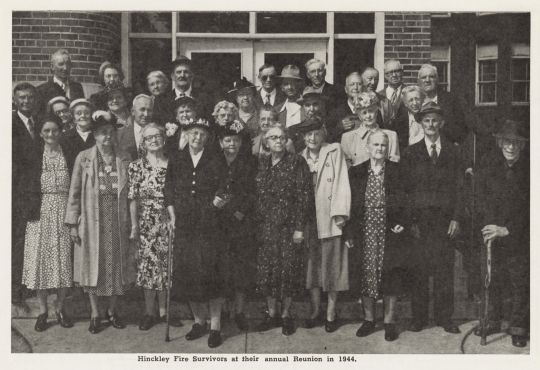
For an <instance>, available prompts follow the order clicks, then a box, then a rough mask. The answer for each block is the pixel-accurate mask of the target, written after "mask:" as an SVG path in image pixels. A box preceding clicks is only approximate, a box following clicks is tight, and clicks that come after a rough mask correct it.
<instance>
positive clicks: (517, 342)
mask: <svg viewBox="0 0 540 370" xmlns="http://www.w3.org/2000/svg"><path fill="white" fill-rule="evenodd" d="M512 345H513V346H514V347H520V348H523V347H525V346H526V345H527V338H526V337H525V336H524V335H512Z"/></svg>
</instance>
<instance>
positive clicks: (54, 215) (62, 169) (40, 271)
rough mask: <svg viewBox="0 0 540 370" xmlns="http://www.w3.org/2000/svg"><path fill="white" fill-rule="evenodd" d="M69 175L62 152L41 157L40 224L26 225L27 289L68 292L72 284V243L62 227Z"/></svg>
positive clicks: (25, 279)
mask: <svg viewBox="0 0 540 370" xmlns="http://www.w3.org/2000/svg"><path fill="white" fill-rule="evenodd" d="M69 185H70V181H69V174H68V170H67V165H66V160H65V158H64V155H63V154H62V152H60V153H59V154H58V155H57V156H56V157H54V158H49V157H48V156H47V155H45V154H43V172H42V174H41V194H42V200H41V210H40V219H39V221H32V222H28V223H27V226H26V238H25V243H24V268H23V277H22V283H23V284H25V285H26V286H27V287H28V288H29V289H52V288H67V287H70V286H71V284H72V282H73V270H72V263H71V240H70V238H69V229H68V227H67V226H66V225H65V224H64V218H65V216H66V206H67V199H68V192H69Z"/></svg>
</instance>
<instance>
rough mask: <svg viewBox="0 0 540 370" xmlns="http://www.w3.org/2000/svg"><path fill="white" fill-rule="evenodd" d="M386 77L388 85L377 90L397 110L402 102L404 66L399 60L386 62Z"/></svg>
mask: <svg viewBox="0 0 540 370" xmlns="http://www.w3.org/2000/svg"><path fill="white" fill-rule="evenodd" d="M384 78H385V79H386V81H388V86H386V88H385V89H382V90H380V91H377V94H379V95H381V96H384V97H385V98H387V99H388V100H390V103H392V107H393V108H394V111H395V112H397V110H398V108H399V106H400V104H401V91H402V89H403V67H402V66H401V63H400V62H399V61H398V60H395V59H391V60H388V61H387V62H386V63H384Z"/></svg>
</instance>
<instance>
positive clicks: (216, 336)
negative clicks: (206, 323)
mask: <svg viewBox="0 0 540 370" xmlns="http://www.w3.org/2000/svg"><path fill="white" fill-rule="evenodd" d="M221 343H223V339H221V333H220V331H219V330H210V336H209V337H208V347H210V348H216V347H219V346H220V345H221Z"/></svg>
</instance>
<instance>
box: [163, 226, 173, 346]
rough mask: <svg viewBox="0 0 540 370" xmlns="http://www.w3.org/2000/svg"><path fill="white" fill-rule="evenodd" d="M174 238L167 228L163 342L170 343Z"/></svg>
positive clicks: (170, 230) (171, 231)
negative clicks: (165, 308)
mask: <svg viewBox="0 0 540 370" xmlns="http://www.w3.org/2000/svg"><path fill="white" fill-rule="evenodd" d="M173 238H174V231H173V229H172V228H169V250H168V256H167V325H166V329H165V342H170V341H171V338H169V318H170V316H171V315H170V312H171V278H172V263H171V262H172V240H173Z"/></svg>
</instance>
